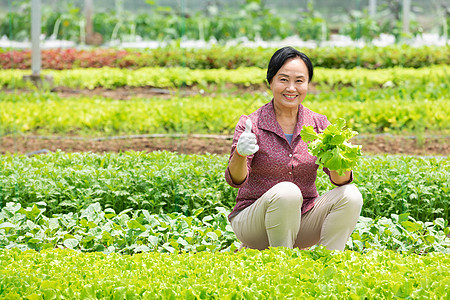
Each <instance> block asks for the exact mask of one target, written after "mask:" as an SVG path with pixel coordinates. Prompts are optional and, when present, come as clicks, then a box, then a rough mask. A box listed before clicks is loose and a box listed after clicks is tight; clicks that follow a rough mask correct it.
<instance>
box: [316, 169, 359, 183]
mask: <svg viewBox="0 0 450 300" xmlns="http://www.w3.org/2000/svg"><path fill="white" fill-rule="evenodd" d="M323 171H324V172H325V173H326V174H327V175H328V177H329V178H330V181H331V183H332V184H334V185H335V186H342V185H346V184H349V183H352V182H353V170H352V171H351V172H350V179H349V180H348V181H346V182H344V183H341V184H337V183H336V182H334V181H333V180H332V179H331V173H330V170H329V169H328V168H323Z"/></svg>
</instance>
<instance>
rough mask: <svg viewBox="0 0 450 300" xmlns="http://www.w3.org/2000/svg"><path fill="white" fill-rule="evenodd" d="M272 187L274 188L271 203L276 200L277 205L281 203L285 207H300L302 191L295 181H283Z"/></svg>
mask: <svg viewBox="0 0 450 300" xmlns="http://www.w3.org/2000/svg"><path fill="white" fill-rule="evenodd" d="M273 189H275V193H274V197H272V199H271V202H272V203H274V202H277V205H281V206H284V207H286V208H290V207H292V208H294V207H295V208H297V207H299V208H300V207H301V206H302V203H303V196H302V192H301V191H300V188H299V187H298V186H297V185H296V184H295V183H292V182H289V181H283V182H280V183H278V184H276V185H275V186H274V187H273Z"/></svg>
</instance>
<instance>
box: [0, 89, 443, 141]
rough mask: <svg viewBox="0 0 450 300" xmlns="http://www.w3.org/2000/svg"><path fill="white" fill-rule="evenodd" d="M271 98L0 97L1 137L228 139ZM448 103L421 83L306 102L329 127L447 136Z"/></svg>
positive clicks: (351, 91) (345, 91) (339, 93)
mask: <svg viewBox="0 0 450 300" xmlns="http://www.w3.org/2000/svg"><path fill="white" fill-rule="evenodd" d="M358 97H359V98H360V101H358V99H357V98H358ZM270 100H271V99H270V97H269V96H268V95H263V94H253V95H251V94H242V95H236V96H233V95H225V94H224V95H214V96H208V95H195V96H183V95H178V96H177V95H172V96H170V99H164V97H163V98H161V97H155V96H153V97H152V98H131V99H130V100H127V101H123V100H119V99H110V98H104V97H101V96H91V97H87V96H77V97H68V98H65V97H62V96H58V94H57V93H31V92H30V93H0V135H15V134H26V135H30V134H39V135H63V134H71V135H73V134H76V135H84V136H86V135H88V136H99V135H100V136H111V135H136V134H141V135H142V134H175V133H176V134H180V133H181V134H224V135H227V134H228V135H230V134H232V133H233V132H234V128H235V126H236V124H237V122H238V120H239V117H240V116H241V115H242V114H250V113H251V112H253V111H255V110H256V109H258V108H259V107H260V106H262V105H264V104H265V103H268V102H269V101H270ZM448 102H449V99H448V89H446V88H444V87H440V88H438V87H437V88H433V87H431V86H429V87H423V86H420V87H417V88H412V89H408V88H403V87H399V88H393V89H381V90H370V89H360V90H359V91H358V90H355V89H354V88H343V89H341V90H339V91H336V92H333V93H331V92H330V93H317V94H314V93H311V94H309V95H308V96H307V98H306V99H305V101H304V102H303V105H304V106H305V107H307V108H309V109H311V110H313V111H315V112H318V113H321V114H324V115H326V116H327V117H328V119H329V120H330V121H331V122H335V121H336V120H337V119H338V118H344V119H345V120H346V121H347V126H349V127H351V128H352V129H354V130H357V131H358V132H359V133H360V134H379V133H392V134H409V135H411V134H414V135H429V134H432V135H440V136H446V135H449V134H450V127H449V126H450V125H449V124H450V106H449V105H448ZM74 112H76V113H74Z"/></svg>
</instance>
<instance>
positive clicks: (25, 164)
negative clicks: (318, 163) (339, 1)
mask: <svg viewBox="0 0 450 300" xmlns="http://www.w3.org/2000/svg"><path fill="white" fill-rule="evenodd" d="M272 50H274V49H269V50H268V49H246V48H225V47H219V46H217V47H215V48H214V49H212V50H192V51H189V50H186V49H184V50H180V49H179V48H167V49H159V50H148V51H141V52H140V51H137V50H113V49H109V50H82V51H79V50H67V51H63V50H57V51H56V50H55V51H45V52H43V61H44V64H45V68H44V70H43V71H42V74H43V75H45V76H46V78H47V79H46V80H44V81H43V82H41V83H40V84H39V85H38V87H36V85H35V83H33V82H32V81H30V80H29V79H28V78H27V77H26V75H29V71H28V70H27V68H29V53H28V52H26V51H8V50H2V51H0V57H1V58H2V61H1V63H2V68H1V69H0V87H1V91H0V139H1V140H0V144H1V145H0V204H1V206H0V298H5V299H23V298H26V299H60V298H70V299H72V298H83V299H86V298H88V299H95V298H97V299H125V298H126V299H267V298H274V299H280V298H286V299H393V298H400V299H447V298H448V297H449V293H448V290H449V289H450V281H449V278H450V271H449V270H450V268H449V266H450V227H449V223H448V221H449V219H450V211H449V205H450V159H449V154H450V145H449V144H450V143H449V136H450V117H449V116H450V105H449V104H450V98H449V93H448V91H449V90H450V79H449V78H450V68H449V67H448V65H449V62H450V58H449V57H450V56H449V49H448V47H424V48H418V49H412V48H410V47H406V46H405V47H397V48H394V47H392V48H375V47H374V48H368V49H367V51H361V49H352V48H347V49H339V48H330V49H328V51H326V49H311V53H312V55H311V56H312V57H313V63H314V61H317V68H315V69H314V77H313V80H312V82H311V85H310V91H309V94H308V96H307V97H306V99H305V101H304V103H303V104H304V105H305V106H306V107H308V108H310V109H311V110H313V111H316V112H318V113H321V114H325V115H327V117H328V119H329V120H330V122H332V123H336V122H338V120H341V121H339V122H341V123H339V124H340V125H342V126H340V127H339V128H338V129H339V130H340V129H342V127H344V128H350V129H348V131H347V133H348V134H347V135H346V137H345V139H350V138H352V139H351V142H352V143H353V144H354V145H357V146H355V147H354V148H352V149H353V150H352V149H350V148H349V150H348V153H350V154H349V155H351V156H352V158H354V159H356V157H360V158H359V160H358V161H357V163H356V165H352V166H344V167H351V168H352V169H353V170H354V183H355V184H356V185H357V186H358V188H359V190H360V191H361V193H362V195H363V199H364V205H363V208H362V212H361V217H360V219H359V221H358V223H357V226H356V228H355V230H354V232H353V234H352V235H351V237H350V239H349V240H348V242H347V244H346V249H345V251H342V252H331V251H328V250H326V249H324V248H322V247H319V246H317V247H312V248H311V249H301V250H300V249H294V250H290V249H282V248H272V249H269V250H265V251H254V250H248V249H246V250H242V251H239V252H238V251H237V249H238V248H239V246H240V243H239V241H237V239H236V237H235V235H234V233H233V231H232V229H231V226H230V224H229V222H228V220H227V215H228V214H229V212H230V211H231V210H232V208H233V206H234V203H235V198H236V195H237V190H236V189H234V188H232V187H230V186H229V185H228V184H227V183H226V182H225V178H224V172H225V168H226V166H227V162H228V156H229V146H231V135H232V134H233V132H234V128H235V126H236V123H237V121H238V119H239V117H240V116H241V115H242V114H249V113H251V112H253V111H254V110H256V109H257V108H259V107H260V106H261V105H263V104H265V103H267V102H268V101H270V99H271V96H270V91H269V90H268V88H267V85H266V83H265V68H266V65H265V64H266V62H267V60H268V58H269V57H270V54H271V53H272V52H273V51H272ZM301 50H304V51H305V52H307V51H308V50H307V49H301ZM158 51H160V52H159V53H158ZM14 58H15V59H14ZM88 58H89V59H88ZM354 58H358V59H359V60H360V61H359V62H358V63H357V64H356V63H355V61H354ZM101 59H103V60H101ZM99 61H102V64H100V63H98V62H99ZM96 62H97V63H96ZM227 62H228V63H227ZM145 91H147V92H148V91H152V92H151V93H145ZM352 130H354V131H357V132H358V135H356V136H354V135H355V133H354V132H352ZM330 132H331V131H330ZM306 133H309V136H310V138H311V140H313V139H316V138H318V136H314V135H313V133H312V132H306ZM194 136H195V137H198V140H199V141H200V140H201V143H202V144H201V145H200V146H199V147H198V148H194V147H193V145H189V141H191V140H190V138H192V137H194ZM353 136H354V137H353ZM158 138H164V139H165V141H166V142H167V144H166V145H163V146H160V147H158V148H157V147H154V145H153V143H156V142H154V141H155V140H157V139H158ZM305 138H307V137H306V136H305ZM96 139H97V140H108V141H109V144H103V146H102V147H100V148H90V146H89V144H94V143H95V140H96ZM325 139H326V138H325V137H324V138H322V137H320V138H318V139H317V141H316V142H315V144H313V145H312V146H314V145H316V146H317V145H319V142H320V143H321V142H323V141H324V140H325ZM68 140H71V141H74V143H79V144H80V145H83V146H80V147H79V148H76V149H77V150H76V151H71V148H70V147H69V146H67V145H68V144H65V143H67V141H68ZM183 140H185V141H187V143H186V144H183ZM38 141H46V143H45V144H38ZM137 141H140V142H141V143H142V145H144V146H143V147H142V148H141V147H137ZM403 141H407V143H406V142H405V145H402V143H403ZM430 141H433V145H434V147H430V146H429V143H430ZM395 142H396V143H395ZM219 143H222V144H223V145H225V147H224V148H221V149H222V150H217V151H210V150H211V149H216V148H213V146H214V145H215V144H219ZM112 144H117V145H119V146H118V147H108V146H107V145H112ZM36 145H45V147H43V146H39V147H37V146H36ZM64 145H66V147H65V146H64ZM125 145H126V146H125ZM374 145H377V148H374V147H373V146H374ZM393 145H395V146H393ZM169 146H175V148H177V149H179V151H169V149H173V148H170V147H169ZM371 146H372V147H371ZM36 147H37V148H36ZM319 148H320V147H319ZM319 148H318V149H317V151H319V150H320V149H319ZM410 148H411V149H410ZM412 148H414V149H412ZM155 149H158V150H157V151H153V150H155ZM195 149H198V150H195ZM322 149H323V147H322ZM374 149H376V150H374ZM417 149H420V153H422V155H411V154H413V153H416V152H414V151H413V150H417ZM184 150H186V151H184ZM212 152H214V153H212ZM317 153H319V152H317ZM319 154H320V155H319ZM319 154H318V156H322V155H326V153H325V154H324V153H319ZM316 184H317V188H318V191H319V194H322V193H324V192H326V191H328V190H330V189H332V188H333V186H332V185H331V183H330V182H329V179H328V177H327V175H326V174H325V173H324V172H322V171H319V172H318V177H317V181H316Z"/></svg>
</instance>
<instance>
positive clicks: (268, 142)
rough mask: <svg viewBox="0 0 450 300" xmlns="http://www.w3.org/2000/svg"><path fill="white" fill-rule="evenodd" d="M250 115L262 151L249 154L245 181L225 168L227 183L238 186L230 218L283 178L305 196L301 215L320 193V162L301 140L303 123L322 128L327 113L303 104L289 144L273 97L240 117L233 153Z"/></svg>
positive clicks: (316, 128)
mask: <svg viewBox="0 0 450 300" xmlns="http://www.w3.org/2000/svg"><path fill="white" fill-rule="evenodd" d="M247 118H250V120H251V121H252V123H253V124H252V125H253V126H252V132H253V133H254V134H255V135H256V138H257V142H258V145H259V150H258V152H256V153H255V154H253V155H249V156H248V157H247V170H248V175H247V178H246V179H245V180H244V182H243V183H241V184H235V183H233V181H232V180H231V176H230V171H229V169H228V168H227V169H226V171H225V179H226V181H227V182H228V184H229V185H231V186H232V187H235V188H239V191H238V195H237V198H236V205H235V207H234V209H233V211H232V212H231V214H230V215H229V218H231V217H232V216H234V215H236V214H237V213H238V212H239V211H241V210H243V209H244V208H246V207H248V206H250V205H251V204H252V203H253V202H255V201H256V200H257V199H258V198H260V197H261V196H262V195H263V194H264V193H265V192H267V191H268V190H269V189H270V188H271V187H273V186H274V185H276V184H277V183H280V182H282V181H290V182H293V183H295V184H296V185H297V186H298V187H299V188H300V190H301V192H302V195H303V206H302V214H304V213H306V212H307V211H308V210H310V209H311V208H312V207H313V206H314V200H315V199H316V198H317V197H318V196H319V194H318V193H317V188H316V184H315V181H316V177H317V169H318V165H316V163H315V162H316V157H315V156H312V155H310V154H309V153H308V151H307V144H306V143H305V142H304V141H303V140H302V139H301V137H300V131H301V129H302V127H303V126H310V125H312V126H314V130H315V131H316V132H319V131H323V130H324V129H325V128H326V127H327V126H328V125H330V122H329V121H328V120H327V118H326V117H325V116H323V115H320V114H318V113H315V112H313V111H311V110H309V109H307V108H306V107H304V106H303V105H302V104H300V105H299V109H298V122H297V125H296V127H295V129H294V135H293V137H292V142H291V144H289V142H288V140H287V139H286V136H285V134H284V132H283V130H282V129H281V126H280V125H279V123H278V121H277V120H276V117H275V110H274V107H273V100H272V101H271V102H269V103H267V104H265V105H263V106H262V107H261V108H259V109H258V110H257V111H255V112H253V113H252V114H250V115H249V116H248V117H247V116H245V115H243V116H241V118H240V119H239V122H238V124H237V125H236V129H235V133H234V137H233V143H232V146H231V155H232V154H233V153H234V150H235V148H236V144H237V141H238V139H239V137H240V135H241V133H242V132H244V130H245V121H246V120H247ZM231 155H230V159H231ZM324 171H325V172H326V173H327V174H328V175H330V173H329V170H328V169H326V168H325V169H324ZM352 177H353V176H352ZM352 179H353V178H351V179H350V182H351V181H352Z"/></svg>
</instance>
